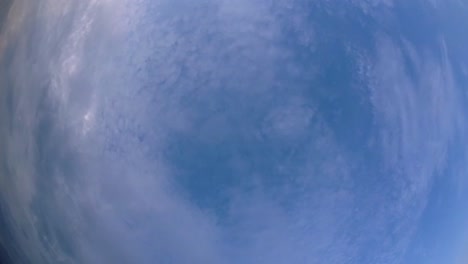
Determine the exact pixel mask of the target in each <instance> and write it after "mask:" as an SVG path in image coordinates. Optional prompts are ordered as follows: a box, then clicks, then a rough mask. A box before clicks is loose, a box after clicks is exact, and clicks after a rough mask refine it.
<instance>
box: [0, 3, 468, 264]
mask: <svg viewBox="0 0 468 264" xmlns="http://www.w3.org/2000/svg"><path fill="white" fill-rule="evenodd" d="M114 2H115V1H113V2H111V1H87V2H86V1H83V2H80V3H69V4H64V5H63V6H60V5H56V3H55V1H45V2H42V3H43V9H37V10H38V11H37V12H38V13H36V14H35V16H32V17H31V18H30V19H31V23H32V21H37V26H36V27H34V30H26V31H24V32H25V33H24V35H25V36H26V37H22V41H21V43H22V44H21V45H19V46H18V47H16V49H13V51H14V54H13V62H12V66H13V68H12V69H13V70H12V71H11V72H10V73H9V74H10V75H9V77H10V78H11V79H12V80H11V81H12V83H13V84H14V85H15V89H14V90H12V91H13V96H12V98H13V99H14V101H13V103H12V104H13V105H14V111H15V115H16V117H17V119H16V120H14V121H12V122H13V124H14V125H15V126H14V127H11V128H10V129H11V130H10V131H8V130H6V129H5V130H4V131H2V136H3V135H5V134H8V135H9V137H5V138H7V139H8V142H9V143H8V145H7V151H8V152H7V154H6V155H7V156H8V158H7V162H6V163H7V166H8V167H10V168H14V169H15V170H16V171H15V172H14V173H13V174H12V175H15V177H14V178H13V177H7V176H5V175H2V177H0V181H1V183H2V185H1V186H8V187H11V186H12V188H9V190H6V191H5V192H2V195H3V196H2V197H3V199H5V200H6V201H7V203H9V204H11V205H14V206H13V207H16V205H17V207H18V208H19V209H17V211H16V212H15V213H12V215H11V217H12V219H13V220H12V221H13V222H15V223H17V224H16V226H15V234H17V240H18V241H19V244H20V246H21V248H22V249H23V250H24V251H27V252H31V255H30V258H31V259H34V260H35V262H36V263H37V262H40V261H41V260H43V262H44V263H51V262H54V261H64V262H68V263H107V262H116V263H154V262H161V263H217V264H218V263H227V264H230V263H247V264H248V263H273V264H276V263H278V264H279V263H323V260H324V259H326V260H327V263H349V262H351V263H362V262H366V261H367V262H373V263H398V262H399V260H401V259H402V257H403V255H404V254H405V251H406V250H407V247H408V244H409V243H410V241H411V236H412V234H413V232H414V230H415V227H416V226H417V224H418V221H419V219H420V216H421V214H422V212H423V210H424V208H425V204H426V202H427V197H428V193H429V192H430V190H431V183H432V182H433V180H434V177H436V175H438V174H440V172H441V171H442V170H443V168H444V166H445V161H446V153H447V152H448V151H449V149H448V148H449V147H448V146H449V145H450V144H451V143H453V142H454V140H455V139H454V138H455V137H456V136H457V135H458V133H459V131H462V130H463V131H464V122H463V112H462V106H461V102H460V99H459V96H458V91H457V86H456V83H455V80H454V78H453V73H452V69H451V66H450V65H451V63H450V61H449V59H448V56H447V51H446V47H445V44H444V43H443V41H441V43H440V47H441V50H440V53H431V52H429V51H420V50H417V49H416V48H415V47H414V46H413V45H412V44H411V43H410V42H408V41H404V40H401V42H398V41H396V40H393V39H391V38H390V37H388V36H378V37H377V39H378V41H377V43H376V44H375V47H376V54H367V53H365V55H363V56H362V61H361V74H362V76H360V77H361V78H363V82H364V83H366V84H368V85H369V89H370V90H369V92H370V96H371V98H370V102H371V105H372V110H373V115H374V116H373V118H374V119H373V120H374V124H373V127H372V129H373V131H372V132H371V133H370V134H371V135H372V137H373V138H371V139H369V141H373V143H372V142H371V143H372V144H371V143H369V146H365V147H363V148H365V150H366V151H369V152H370V153H372V155H373V156H375V157H372V158H374V159H375V160H371V161H368V160H365V158H367V156H366V157H364V158H363V157H362V156H360V155H361V154H355V153H356V151H355V150H353V149H349V148H347V147H346V146H343V145H342V144H341V142H340V140H339V138H338V137H337V136H336V133H335V132H336V131H334V128H333V127H332V126H331V125H330V123H328V122H327V120H326V119H325V116H324V113H321V112H320V111H319V110H320V109H319V107H317V104H316V103H317V102H315V101H314V100H316V99H315V98H312V99H310V100H305V99H304V98H303V97H302V95H303V94H302V93H301V92H303V90H301V89H300V87H299V88H298V87H297V86H301V85H302V83H300V84H297V83H296V82H294V81H296V80H295V79H294V76H297V75H305V74H310V72H306V71H307V70H304V71H302V70H301V67H300V65H295V62H294V60H292V59H291V58H293V57H294V56H293V55H291V53H292V52H291V51H289V50H288V49H287V48H285V47H284V46H282V44H280V43H281V41H280V40H281V38H282V37H284V36H283V35H281V26H282V25H281V24H280V23H279V22H275V21H277V20H276V19H275V16H274V12H272V11H271V10H270V8H271V7H270V6H268V5H267V4H265V3H257V2H255V3H253V2H247V1H240V2H236V3H233V2H232V1H221V2H218V3H214V2H213V1H202V2H201V3H200V4H198V3H192V2H191V3H188V2H187V1H176V3H172V2H169V1H156V2H152V3H146V2H143V1H140V2H138V3H136V4H134V5H128V4H129V3H128V2H126V1H121V2H119V3H115V4H114ZM132 3H134V2H132ZM376 3H377V2H376ZM382 3H384V4H385V3H387V2H386V1H384V2H382ZM388 3H390V2H388ZM281 4H282V5H286V4H284V3H281ZM183 6H185V7H186V8H185V9H184V8H182V7H183ZM114 8H115V10H114ZM179 8H181V9H179ZM206 10H209V12H212V13H208V12H207V11H206ZM301 15H302V13H301ZM59 22H62V23H63V24H64V25H66V27H63V28H62V27H56V25H57V24H59ZM294 22H295V23H296V24H294V26H292V28H293V29H295V30H297V29H300V28H303V26H304V25H305V24H306V19H305V18H304V17H302V16H301V17H299V18H295V20H294ZM114 23H118V25H119V29H118V30H116V29H115V28H114V26H113V25H114ZM120 26H122V27H120ZM35 30H38V32H41V34H43V35H42V36H49V38H44V37H42V38H41V37H38V36H36V37H34V34H33V33H34V32H36V31H35ZM311 32H312V33H311ZM309 34H310V35H309ZM298 35H300V36H299V37H298V38H299V39H302V40H303V41H302V42H301V45H304V46H310V47H309V48H311V50H314V49H316V48H317V47H316V44H315V37H316V36H315V32H314V31H313V30H311V31H310V32H309V31H307V32H301V33H300V34H299V33H298ZM12 38H13V37H12ZM17 38H20V39H21V37H17ZM32 40H34V43H36V44H37V45H35V46H34V47H32V48H31V49H32V50H31V51H30V54H28V53H27V52H26V51H27V50H28V48H27V47H28V46H27V45H26V44H25V43H28V42H29V41H32ZM353 55H356V54H353ZM30 61H35V62H36V64H28V63H27V62H30ZM407 61H409V64H407V63H406V62H407ZM288 63H289V65H288V67H294V66H296V69H295V72H294V74H291V76H293V77H291V76H289V75H288V76H286V80H284V79H282V78H279V77H278V73H279V72H281V71H280V70H283V69H284V68H286V66H285V67H282V66H283V65H286V64H288ZM33 65H35V66H33ZM408 65H411V66H408ZM26 73H28V74H26ZM29 73H32V75H29ZM411 73H413V74H411ZM314 76H315V75H314ZM287 78H291V79H287ZM38 82H39V83H43V86H41V89H36V90H35V89H33V88H32V87H35V85H36V83H38ZM307 85H308V84H307ZM286 88H287V89H286ZM32 91H34V92H32ZM275 93H277V95H275ZM218 99H219V100H218ZM305 101H307V102H305ZM338 107H339V106H338ZM41 111H42V112H41ZM2 112H3V111H2ZM3 114H5V115H11V114H13V113H9V112H3ZM41 129H42V130H41ZM347 129H353V128H347ZM13 132H15V133H13ZM40 133H42V134H41V136H37V135H39V134H40ZM184 136H185V137H184ZM195 136H196V137H195ZM187 138H188V139H187ZM182 139H184V140H185V139H187V140H192V141H190V142H195V143H198V144H199V145H201V147H199V148H198V149H197V150H196V153H195V154H196V155H200V156H201V155H202V152H203V151H204V150H205V149H204V148H208V147H207V146H215V147H216V149H218V150H219V149H221V148H222V147H226V146H225V145H222V144H223V142H226V141H229V142H231V144H230V145H229V144H227V145H228V147H226V148H227V149H228V151H230V152H229V154H232V156H236V155H237V156H236V158H238V159H240V160H241V161H240V162H237V163H236V160H234V158H232V159H233V160H228V161H226V163H229V166H231V167H229V168H233V171H234V173H233V174H234V177H236V178H235V180H239V181H245V182H246V183H245V184H239V185H235V184H233V186H231V187H232V188H225V189H222V190H221V192H223V194H224V192H225V196H226V197H227V202H225V203H224V204H223V206H224V208H222V209H223V210H225V211H223V213H220V211H222V210H221V209H219V208H212V207H204V206H203V205H201V204H199V203H197V202H196V201H194V199H192V198H193V197H191V196H190V190H187V189H186V188H184V186H182V185H181V184H180V178H181V174H182V173H181V169H180V168H179V166H178V163H177V161H176V160H173V159H171V157H170V155H169V154H168V152H170V151H171V150H172V148H182V147H181V146H180V144H181V143H180V142H181V141H182ZM174 142H175V143H174ZM258 149H262V151H263V152H262V151H259V150H258ZM278 153H279V154H278ZM359 153H360V152H359ZM284 157H286V158H284ZM220 160H221V159H220ZM362 160H364V161H362ZM205 162H207V163H208V162H210V161H205ZM212 162H213V163H215V162H219V163H221V162H224V161H219V160H216V161H212ZM371 162H375V163H376V164H369V163H371ZM232 164H234V165H232ZM265 164H266V165H265ZM210 165H212V164H206V166H207V167H209V166H210ZM215 165H216V164H215ZM222 165H223V164H222ZM236 166H237V167H236ZM226 167H228V166H227V165H226ZM206 171H208V170H206ZM192 176H193V175H192ZM195 176H199V177H203V176H205V175H195ZM210 176H213V177H223V175H210ZM196 180H197V179H195V181H196ZM217 187H218V186H217ZM219 188H220V189H221V187H219ZM207 197H210V196H208V195H207ZM210 198H213V197H210ZM23 218H24V219H26V222H19V220H18V219H23ZM28 221H29V222H28ZM20 230H24V232H25V233H26V234H31V236H32V237H29V238H28V237H27V235H26V234H23V233H22V231H20ZM34 249H36V250H34Z"/></svg>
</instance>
